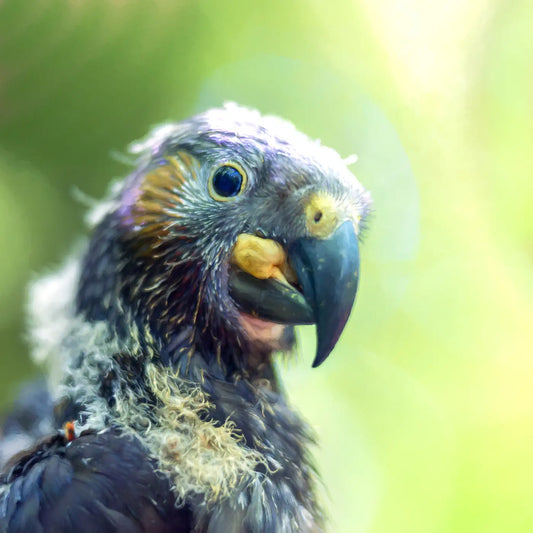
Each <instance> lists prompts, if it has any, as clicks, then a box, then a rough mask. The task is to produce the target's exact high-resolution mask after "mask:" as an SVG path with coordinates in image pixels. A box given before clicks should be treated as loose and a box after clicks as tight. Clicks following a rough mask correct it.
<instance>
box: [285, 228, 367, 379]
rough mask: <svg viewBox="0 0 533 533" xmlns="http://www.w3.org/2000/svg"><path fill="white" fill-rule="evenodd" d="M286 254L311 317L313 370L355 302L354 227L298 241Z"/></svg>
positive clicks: (331, 345)
mask: <svg viewBox="0 0 533 533" xmlns="http://www.w3.org/2000/svg"><path fill="white" fill-rule="evenodd" d="M288 254H289V260H290V262H291V265H292V267H293V268H294V270H295V272H296V275H297V276H298V281H299V283H300V285H301V286H302V291H303V296H304V298H305V300H306V301H307V303H308V304H309V306H310V307H311V308H312V310H313V314H314V321H315V323H316V331H317V348H316V355H315V359H314V361H313V368H316V367H317V366H319V365H320V364H322V363H323V362H324V361H325V360H326V358H327V357H328V355H329V354H330V353H331V351H332V350H333V348H334V347H335V344H336V343H337V341H338V340H339V337H340V335H341V333H342V331H343V329H344V326H345V325H346V322H347V320H348V317H349V316H350V312H351V310H352V307H353V304H354V301H355V295H356V293H357V285H358V281H359V245H358V241H357V235H356V233H355V230H354V227H353V224H352V223H351V222H350V221H346V222H344V223H342V224H341V225H340V226H339V227H338V228H337V229H336V230H335V231H334V232H333V234H332V235H331V236H330V237H328V238H327V239H323V240H322V239H313V238H305V239H298V240H297V241H295V242H294V243H293V244H292V246H291V247H290V248H289V250H288Z"/></svg>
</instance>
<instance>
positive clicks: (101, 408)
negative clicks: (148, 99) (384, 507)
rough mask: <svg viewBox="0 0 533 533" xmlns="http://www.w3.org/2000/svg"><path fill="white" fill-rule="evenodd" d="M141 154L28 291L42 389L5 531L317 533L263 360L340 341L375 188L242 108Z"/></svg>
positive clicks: (272, 120)
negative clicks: (307, 337)
mask: <svg viewBox="0 0 533 533" xmlns="http://www.w3.org/2000/svg"><path fill="white" fill-rule="evenodd" d="M132 152H133V153H135V154H137V155H138V163H137V166H136V168H135V169H134V170H133V172H132V173H131V174H130V175H129V176H127V177H126V178H125V179H124V180H122V181H121V182H118V183H116V184H115V185H114V186H113V187H112V189H111V191H110V194H109V196H108V198H107V199H106V200H105V201H103V202H102V203H101V204H99V205H98V206H97V208H96V209H94V210H93V212H92V214H91V216H90V220H91V226H92V231H91V236H90V238H89V240H88V242H87V243H86V244H85V245H84V247H83V248H82V250H81V251H80V252H78V253H77V254H75V255H74V256H73V257H71V259H70V260H69V261H67V263H66V264H65V266H64V267H63V268H62V269H61V270H60V271H58V272H56V273H54V274H51V275H49V276H47V277H44V278H43V279H41V280H39V281H37V282H36V283H35V284H34V286H33V287H32V290H31V297H30V300H31V332H30V333H31V338H32V343H33V357H34V359H35V360H36V361H37V362H39V363H43V364H44V365H45V366H46V368H47V369H48V382H47V384H46V385H40V388H39V389H38V387H37V386H36V387H35V388H34V392H33V393H32V394H29V395H26V396H25V397H24V398H21V400H20V401H19V403H17V404H16V406H15V409H14V412H13V414H12V415H11V416H10V418H9V419H8V420H7V421H6V423H5V424H4V428H3V435H2V441H1V444H0V451H1V452H2V453H1V454H0V458H1V457H4V458H5V457H6V456H8V455H10V454H11V452H12V451H17V452H20V449H16V445H15V443H16V442H22V441H24V442H26V443H28V442H30V443H33V444H32V446H33V447H32V448H31V449H29V450H26V451H24V452H22V453H19V454H18V455H15V456H14V457H12V458H11V459H9V460H7V461H5V464H4V466H3V470H2V474H1V477H0V530H2V531H6V532H8V533H19V532H23V531H40V532H54V533H61V532H66V531H69V532H70V531H78V532H89V531H99V532H107V531H109V532H111V531H124V532H130V531H131V532H133V531H135V532H166V531H169V532H170V531H173V532H183V533H185V532H196V533H202V532H207V533H259V532H266V533H274V532H276V533H290V532H308V533H311V532H320V531H323V528H324V515H323V512H322V510H321V506H320V504H319V502H318V498H317V496H316V485H317V474H316V472H315V469H314V467H313V465H312V461H311V457H310V451H309V450H310V447H311V446H312V444H313V441H314V439H313V436H312V434H311V432H310V430H309V428H308V426H307V425H306V424H305V423H304V421H303V420H302V419H301V417H300V416H299V415H298V414H297V413H296V412H295V411H294V409H293V408H292V407H290V405H289V404H288V401H287V398H286V396H285V394H284V392H283V391H282V389H281V387H280V383H279V380H278V377H277V375H276V372H275V367H274V363H273V356H274V354H275V352H278V351H281V352H290V351H291V350H292V349H293V346H294V342H295V337H294V326H295V325H298V324H315V325H316V332H317V347H316V353H315V356H314V360H313V366H315V367H316V366H318V365H320V364H321V363H323V362H324V360H325V359H326V358H327V357H328V355H329V354H330V352H331V351H332V349H333V348H334V346H335V344H336V343H337V340H338V339H339V336H340V335H341V332H342V330H343V328H344V326H345V324H346V321H347V319H348V316H349V314H350V311H351V309H352V306H353V303H354V299H355V295H356V291H357V286H358V281H359V239H360V235H361V230H362V228H363V226H364V223H365V219H366V217H367V215H368V213H369V210H370V204H371V202H370V196H369V194H368V193H367V192H366V191H365V190H364V189H363V187H362V186H361V185H360V184H359V182H358V181H357V180H356V178H355V177H354V176H353V175H352V173H351V172H350V171H349V170H348V168H347V166H346V164H345V162H344V161H343V160H342V159H341V157H340V156H339V155H338V154H337V152H335V151H334V150H332V149H330V148H327V147H324V146H322V145H321V144H320V143H319V142H318V141H312V140H310V139H309V138H308V137H306V136H305V135H304V134H302V133H300V132H299V131H297V130H296V129H295V128H294V126H293V125H292V124H290V123H289V122H286V121H284V120H282V119H279V118H276V117H270V116H262V115H260V114H259V113H258V112H257V111H254V110H250V109H247V108H243V107H239V106H237V105H235V104H227V105H225V106H224V107H223V108H220V109H211V110H209V111H207V112H205V113H202V114H199V115H197V116H194V117H192V118H190V119H188V120H185V121H182V122H179V123H173V124H168V125H165V126H161V127H159V128H156V129H155V130H154V131H153V132H152V133H151V134H150V135H149V136H148V137H147V138H146V139H145V140H144V141H141V142H139V143H136V144H134V145H133V146H132ZM39 398H41V399H39ZM43 398H44V400H43ZM28 413H31V416H30V415H29V414H28ZM36 419H38V420H40V423H39V429H38V430H37V429H36V423H35V421H36ZM62 428H63V429H62ZM21 435H23V436H24V438H25V440H24V439H22V441H21V439H20V437H21ZM15 436H16V437H17V438H18V440H17V439H15ZM8 451H9V452H10V453H8Z"/></svg>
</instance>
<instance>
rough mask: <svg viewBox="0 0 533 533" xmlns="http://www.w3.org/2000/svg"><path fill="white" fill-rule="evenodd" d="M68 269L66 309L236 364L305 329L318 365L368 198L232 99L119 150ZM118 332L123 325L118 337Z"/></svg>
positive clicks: (352, 275) (303, 142) (306, 145)
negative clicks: (135, 158) (79, 258)
mask: <svg viewBox="0 0 533 533" xmlns="http://www.w3.org/2000/svg"><path fill="white" fill-rule="evenodd" d="M133 151H134V152H138V153H140V162H139V166H138V168H137V169H136V170H135V171H134V172H133V173H132V174H131V175H130V176H128V177H127V178H126V179H125V180H124V182H122V183H121V184H120V186H119V187H118V188H117V189H116V190H115V192H114V194H113V197H112V200H111V202H110V203H109V204H107V205H108V207H107V210H106V213H105V215H104V216H102V218H101V220H100V221H99V223H98V225H97V227H96V229H95V232H94V234H93V237H92V239H91V244H90V247H89V250H88V252H87V254H86V256H85V259H84V263H83V266H82V277H81V282H80V285H79V290H78V294H77V305H78V309H79V311H80V312H82V313H83V314H85V315H86V316H87V317H88V318H89V319H93V320H107V321H109V322H110V323H113V324H115V327H116V328H117V330H118V331H120V330H121V328H127V327H128V326H127V324H128V322H127V320H124V317H126V316H127V317H128V320H134V321H135V322H136V323H137V325H142V328H141V329H143V328H144V330H146V328H148V331H149V332H150V336H152V337H154V338H158V339H160V340H161V343H162V346H164V350H163V352H165V354H164V355H162V357H163V358H170V359H172V360H175V359H176V357H175V354H172V353H171V352H172V350H178V351H179V350H181V351H182V352H183V353H185V352H187V351H188V350H194V351H196V352H201V353H202V354H203V355H204V356H205V357H212V358H213V359H215V360H218V361H219V362H221V364H225V365H232V366H235V365H237V366H242V365H244V364H245V361H244V360H243V358H245V357H246V354H247V353H248V352H250V349H251V351H252V352H253V351H259V352H265V351H266V352H271V351H272V350H273V349H283V348H287V347H288V345H289V344H290V342H291V340H290V339H291V338H292V326H294V325H296V324H316V326H317V353H316V357H315V360H314V363H313V365H314V366H317V365H319V364H320V363H321V362H322V361H323V360H324V359H325V358H326V357H327V356H328V354H329V353H330V352H331V350H332V349H333V347H334V345H335V343H336V342H337V340H338V338H339V335H340V334H341V332H342V330H343V328H344V325H345V323H346V320H347V319H348V316H349V313H350V311H351V308H352V305H353V302H354V298H355V294H356V290H357V283H358V277H359V250H358V239H359V236H360V232H361V228H362V227H363V224H364V220H365V217H366V215H367V214H368V211H369V206H370V198H369V195H368V193H366V192H365V190H364V189H363V188H362V186H361V185H360V184H359V182H358V181H357V180H356V178H355V177H354V176H353V174H352V173H351V172H350V171H349V170H348V169H347V166H346V164H345V162H344V161H343V160H342V159H341V157H340V156H339V155H338V154H337V152H335V151H334V150H332V149H330V148H326V147H324V146H321V145H320V143H319V142H317V141H312V140H310V139H309V138H307V137H306V136H305V135H303V134H302V133H300V132H298V131H297V130H296V129H295V128H294V127H293V126H292V125H291V124H290V123H288V122H286V121H284V120H281V119H279V118H274V117H267V116H261V115H260V114H259V113H258V112H256V111H252V110H249V109H246V108H242V107H238V106H236V105H232V104H230V105H226V106H225V107H223V108H220V109H212V110H210V111H207V112H205V113H203V114H200V115H197V116H195V117H193V118H191V119H189V120H186V121H184V122H180V123H176V124H171V125H166V126H162V127H159V128H157V129H156V130H155V131H154V132H153V133H152V134H151V135H150V136H149V137H148V138H147V140H145V141H143V142H140V143H138V144H136V145H134V146H133ZM125 333H126V332H125Z"/></svg>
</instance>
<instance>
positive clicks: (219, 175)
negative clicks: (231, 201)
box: [213, 165, 243, 198]
mask: <svg viewBox="0 0 533 533" xmlns="http://www.w3.org/2000/svg"><path fill="white" fill-rule="evenodd" d="M242 182H243V177H242V174H241V173H240V172H239V171H238V170H237V169H236V168H235V167H231V166H229V165H224V166H223V167H220V168H219V169H218V170H217V171H216V172H215V174H214V176H213V190H214V191H215V192H216V193H217V194H218V195H219V196H223V197H225V198H230V197H232V196H237V195H238V194H239V192H240V191H241V187H242Z"/></svg>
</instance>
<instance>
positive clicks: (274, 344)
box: [239, 312, 287, 350]
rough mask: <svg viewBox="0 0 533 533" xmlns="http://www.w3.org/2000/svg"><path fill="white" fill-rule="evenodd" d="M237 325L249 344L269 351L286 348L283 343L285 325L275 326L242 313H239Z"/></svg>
mask: <svg viewBox="0 0 533 533" xmlns="http://www.w3.org/2000/svg"><path fill="white" fill-rule="evenodd" d="M239 323H240V325H241V327H242V329H243V330H244V332H245V334H246V337H247V338H248V340H249V341H250V342H251V343H253V344H256V345H258V346H259V347H261V348H264V349H269V350H283V349H285V348H286V346H285V342H284V339H285V337H284V333H285V329H286V328H287V325H286V324H277V323H275V322H270V321H268V320H264V319H262V318H257V317H254V316H252V315H249V314H248V313H243V312H240V313H239Z"/></svg>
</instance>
